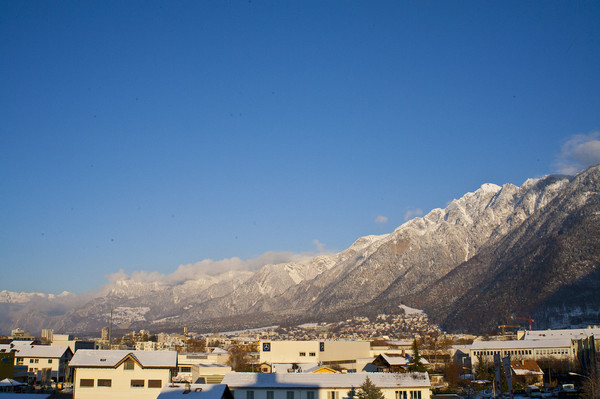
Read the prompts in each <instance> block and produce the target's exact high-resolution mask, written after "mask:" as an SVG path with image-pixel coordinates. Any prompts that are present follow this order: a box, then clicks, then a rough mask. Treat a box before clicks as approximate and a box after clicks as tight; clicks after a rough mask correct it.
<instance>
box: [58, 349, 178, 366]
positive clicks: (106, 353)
mask: <svg viewBox="0 0 600 399" xmlns="http://www.w3.org/2000/svg"><path fill="white" fill-rule="evenodd" d="M127 358H131V359H132V360H134V361H136V362H137V363H138V364H140V365H141V366H142V367H146V368H150V367H160V368H172V367H177V352H175V351H129V350H115V351H113V350H94V349H79V350H78V351H77V352H75V355H74V356H73V359H71V361H70V362H69V366H71V367H117V366H118V365H119V364H121V363H122V362H123V361H125V360H126V359H127Z"/></svg>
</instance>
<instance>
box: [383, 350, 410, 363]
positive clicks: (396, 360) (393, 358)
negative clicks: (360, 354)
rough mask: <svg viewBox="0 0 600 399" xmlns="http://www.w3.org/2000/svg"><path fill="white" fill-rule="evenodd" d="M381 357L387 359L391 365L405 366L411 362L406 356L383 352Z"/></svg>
mask: <svg viewBox="0 0 600 399" xmlns="http://www.w3.org/2000/svg"><path fill="white" fill-rule="evenodd" d="M381 357H382V358H384V359H385V361H386V362H388V364H389V365H390V366H405V365H407V364H408V363H409V362H410V359H409V358H408V357H405V356H391V355H389V354H386V353H382V354H381Z"/></svg>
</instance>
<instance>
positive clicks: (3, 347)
mask: <svg viewBox="0 0 600 399" xmlns="http://www.w3.org/2000/svg"><path fill="white" fill-rule="evenodd" d="M31 345H33V341H12V342H11V343H10V344H0V352H10V351H11V350H13V349H19V348H23V347H26V346H31Z"/></svg>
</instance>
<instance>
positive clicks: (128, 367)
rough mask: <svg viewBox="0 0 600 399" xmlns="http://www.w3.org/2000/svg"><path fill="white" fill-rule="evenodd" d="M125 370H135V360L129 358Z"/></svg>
mask: <svg viewBox="0 0 600 399" xmlns="http://www.w3.org/2000/svg"><path fill="white" fill-rule="evenodd" d="M124 369H125V370H133V369H135V362H134V361H133V360H127V361H126V362H125V364H124Z"/></svg>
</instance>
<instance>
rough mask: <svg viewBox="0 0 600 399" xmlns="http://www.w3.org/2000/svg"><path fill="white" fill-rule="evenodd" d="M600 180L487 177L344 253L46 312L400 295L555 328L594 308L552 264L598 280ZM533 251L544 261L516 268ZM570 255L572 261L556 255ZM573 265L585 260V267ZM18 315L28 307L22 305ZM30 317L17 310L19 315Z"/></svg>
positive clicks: (351, 307)
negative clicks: (530, 284)
mask: <svg viewBox="0 0 600 399" xmlns="http://www.w3.org/2000/svg"><path fill="white" fill-rule="evenodd" d="M599 181H600V166H596V167H591V168H588V169H587V170H585V171H582V172H580V173H579V174H578V175H576V176H564V175H548V176H544V177H541V178H536V179H528V180H526V181H525V182H524V183H523V184H522V185H521V186H515V185H513V184H509V183H507V184H504V185H502V186H499V185H496V184H491V183H486V184H483V185H482V186H481V187H480V188H478V189H477V190H475V191H473V192H469V193H466V194H464V195H463V196H462V197H460V198H458V199H455V200H453V201H451V202H450V203H449V204H448V205H447V206H446V208H444V209H441V208H436V209H433V210H431V211H430V212H429V213H427V214H426V215H425V216H423V217H418V218H414V219H411V220H409V221H407V222H406V223H404V224H402V225H401V226H399V227H398V228H396V229H395V230H394V231H393V232H391V233H388V234H383V235H377V236H375V235H371V236H364V237H360V238H358V239H357V240H356V241H355V242H354V243H353V244H352V245H351V246H350V247H349V248H347V249H346V250H344V251H341V252H339V253H337V254H331V255H320V256H317V257H314V258H312V259H309V260H305V261H300V262H288V263H278V264H268V265H265V266H263V267H262V268H261V269H259V270H258V271H256V272H243V271H238V272H231V273H229V274H227V275H225V274H223V275H219V276H218V277H215V276H212V277H211V276H198V279H196V280H186V281H183V282H180V283H178V284H175V285H169V284H167V283H165V282H151V283H141V282H136V281H133V280H131V281H129V282H127V281H120V282H119V281H118V282H116V283H115V284H114V285H113V287H112V289H111V290H110V291H108V293H107V294H106V295H104V296H100V297H98V298H95V299H93V300H92V301H89V302H87V303H85V304H83V305H82V306H79V307H77V308H74V309H71V310H69V311H68V312H66V313H65V314H64V315H62V316H60V315H55V317H52V318H47V319H46V320H47V324H51V325H52V326H53V327H54V328H55V329H57V330H60V331H70V332H89V331H99V329H100V328H101V327H102V326H103V325H106V323H107V322H108V317H109V314H110V310H111V309H115V308H116V309H120V310H119V312H120V313H119V315H118V317H117V318H118V320H119V326H121V327H122V328H135V327H137V328H146V327H148V326H152V327H153V328H169V327H171V328H179V327H181V326H188V327H193V326H198V327H203V328H204V327H207V326H211V325H212V326H227V327H232V328H235V327H240V326H241V325H236V323H252V324H259V323H261V322H262V323H265V325H266V324H273V323H274V322H277V321H281V320H288V321H289V320H299V321H301V320H306V319H307V318H309V317H312V318H321V319H325V318H332V317H337V316H336V315H338V316H339V317H341V315H345V314H348V313H349V312H364V313H369V314H370V313H374V312H377V311H378V310H381V309H385V310H386V311H389V310H393V309H394V307H397V306H398V304H400V303H403V304H407V305H409V306H412V307H417V308H420V309H424V310H425V311H426V312H427V313H428V314H429V315H430V318H431V319H432V320H433V321H434V322H437V323H440V324H441V325H442V326H443V327H445V328H448V329H450V330H459V329H467V330H465V331H469V330H468V329H472V330H471V331H484V330H486V331H487V330H489V329H491V328H492V327H493V325H494V323H497V322H499V321H500V320H507V319H510V318H511V317H514V313H515V312H530V313H534V314H538V315H539V316H538V317H539V318H540V320H544V322H545V323H547V324H548V325H551V324H552V323H563V324H564V323H565V322H566V319H565V318H562V319H561V318H559V317H554V318H553V317H552V316H551V315H550V313H551V311H550V309H551V308H552V306H555V307H556V308H557V309H558V308H560V307H561V306H562V307H563V308H564V309H566V311H567V313H568V312H575V313H573V314H585V311H579V310H576V306H575V305H574V304H572V303H569V304H567V303H566V302H564V301H563V302H561V301H558V300H556V299H555V300H552V299H551V298H552V296H553V295H558V294H557V292H560V290H567V291H569V290H571V291H572V289H570V288H569V287H567V286H566V284H562V285H561V282H560V279H555V278H552V273H557V275H560V276H562V277H561V278H562V279H563V280H564V281H568V282H569V284H576V286H577V287H584V286H585V281H583V282H579V283H577V282H576V281H575V280H572V279H566V277H565V273H571V275H573V276H582V277H589V276H592V277H589V278H592V279H594V277H593V276H594V273H596V272H597V268H598V259H600V258H598V256H597V254H596V251H594V245H593V244H594V242H600V237H597V236H596V233H597V231H599V230H600V229H599V228H598V226H600V217H598V218H596V213H595V212H598V215H600V209H598V208H597V207H596V203H597V202H598V201H600V195H599V192H600V189H599V188H598V187H599V186H600V183H599ZM561 229H562V230H561ZM560 231H562V233H560V234H559V232H560ZM586 234H587V235H588V237H585V235H586ZM561 236H564V237H561ZM569 237H579V238H578V239H577V240H575V239H570V238H569ZM590 237H591V238H590ZM567 238H569V239H567ZM595 239H598V240H599V241H594V240H595ZM590 240H591V241H590ZM561 246H562V247H561ZM578 248H579V249H578ZM536 251H537V252H536ZM544 251H546V252H548V253H554V254H555V255H556V256H557V258H556V259H557V260H555V261H554V263H552V262H551V261H550V260H549V259H547V257H544ZM578 251H579V252H578ZM582 251H583V252H582ZM573 253H580V254H579V256H580V258H581V259H583V260H582V261H580V262H579V261H578V262H575V263H573V265H575V266H570V265H571V263H569V265H566V264H564V263H565V262H570V260H572V259H573V257H574V256H575V255H573ZM561 256H562V257H563V258H561ZM524 259H527V260H528V261H531V262H533V263H532V264H533V265H534V266H531V267H529V268H523V267H520V268H519V267H516V266H514V264H519V262H520V261H522V260H524ZM560 259H563V264H562V266H561V265H560V264H559V263H557V262H559V260H560ZM561 267H562V268H561ZM571 267H579V268H580V269H581V270H580V272H579V274H578V273H577V272H576V271H572V270H570V268H571ZM549 270H550V271H549ZM565 270H567V271H566V272H565ZM533 271H534V272H535V273H537V274H539V275H543V276H545V277H544V278H545V280H547V281H548V282H549V283H548V284H547V285H543V284H542V285H539V284H538V285H536V287H537V292H538V293H540V292H546V291H547V292H546V294H547V295H546V296H545V297H544V298H545V299H544V298H541V297H540V298H537V297H536V296H535V295H536V292H528V293H527V295H528V296H523V295H520V294H518V292H525V291H527V290H526V289H525V288H526V286H523V285H522V284H519V283H518V280H519V275H521V276H523V275H526V276H529V278H533V277H531V276H530V275H528V274H526V273H533ZM503 273H504V274H503ZM593 281H596V280H593ZM509 283H510V284H513V285H514V286H515V287H518V290H517V291H515V290H512V291H511V292H512V295H513V296H514V297H515V298H520V299H519V301H520V302H519V303H521V302H525V303H528V299H529V302H531V304H532V305H531V306H529V307H523V306H520V305H519V303H517V302H515V300H514V298H513V299H511V298H508V297H506V294H505V293H504V292H503V291H501V290H499V289H498V287H499V286H500V287H502V286H506V285H507V284H509ZM577 284H579V285H577ZM481 287H483V288H481ZM486 290H487V291H486ZM519 290H520V291H519ZM584 291H586V292H587V291H589V288H586V289H585V290H584ZM3 292H4V291H3ZM486 292H489V293H494V295H495V296H496V298H503V299H502V301H503V302H502V303H504V304H505V305H506V307H507V308H506V309H497V310H496V311H495V313H494V314H489V312H486V308H485V306H487V308H488V309H490V306H492V305H494V304H495V303H496V302H501V301H499V300H496V302H494V298H493V297H490V295H491V294H489V295H488V294H486ZM519 295H520V296H519ZM581 295H583V294H581ZM581 295H580V296H581ZM534 298H537V299H535V300H534ZM477 299H480V300H481V303H483V304H485V306H483V305H481V306H480V305H479V304H478V303H477ZM1 300H2V296H1V295H0V301H1ZM581 301H584V302H585V301H588V302H591V304H592V305H593V306H591V307H590V309H592V314H593V312H594V311H595V309H596V307H597V305H598V304H600V298H597V297H596V296H594V295H587V294H586V295H583V296H581ZM535 304H537V305H535ZM0 305H4V304H0ZM567 305H568V306H567ZM13 306H16V305H14V304H13ZM535 306H538V307H539V309H537V308H535ZM574 306H575V307H574ZM25 307H26V306H25ZM492 307H493V306H492ZM15 309H16V308H15ZM465 309H467V310H465ZM577 309H578V308H577ZM469 311H471V313H474V314H475V315H473V314H469ZM535 312H538V313H535ZM577 312H579V313H577ZM486 313H488V315H487V316H481V315H482V314H483V315H485V314H486ZM12 314H13V315H16V316H18V315H19V312H18V311H17V310H14V311H13V313H12ZM309 315H310V316H309ZM543 315H546V316H543ZM37 316H38V317H42V316H43V315H41V314H37ZM582 317H583V316H582ZM28 320H30V319H28V318H27V317H24V316H20V318H19V317H14V318H13V323H16V322H20V323H23V324H25V323H27V322H30V321H28ZM458 320H464V321H465V322H464V323H462V324H461V323H460V322H458ZM466 321H468V323H470V324H468V325H467V324H466ZM38 324H39V323H38ZM1 327H3V326H2V325H0V328H1Z"/></svg>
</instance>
